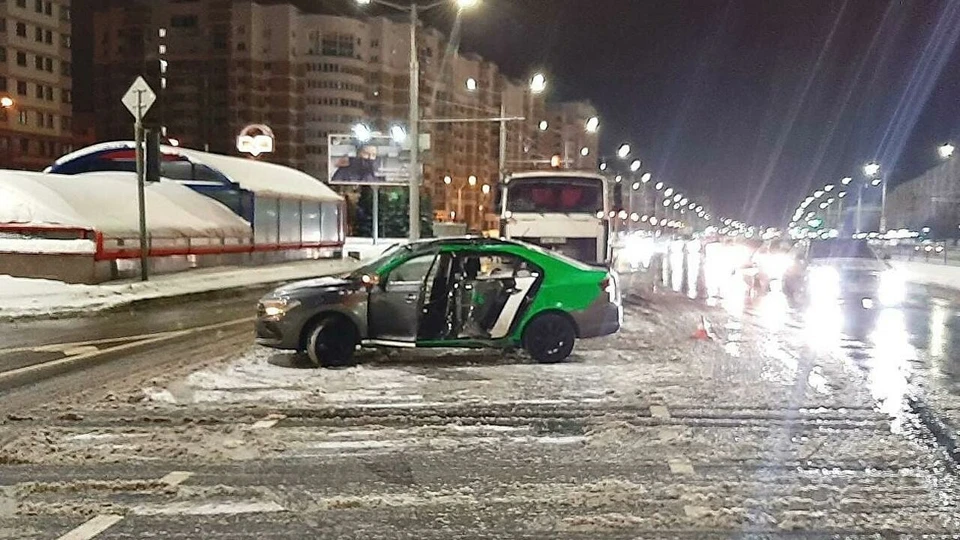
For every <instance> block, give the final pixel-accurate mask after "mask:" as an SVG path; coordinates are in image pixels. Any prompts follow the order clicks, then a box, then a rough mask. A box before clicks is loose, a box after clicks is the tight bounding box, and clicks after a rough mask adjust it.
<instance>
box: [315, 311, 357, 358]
mask: <svg viewBox="0 0 960 540" xmlns="http://www.w3.org/2000/svg"><path fill="white" fill-rule="evenodd" d="M306 337H307V339H306V349H307V357H308V358H309V359H310V362H311V363H312V364H313V365H314V366H316V367H335V366H343V365H346V364H349V363H350V361H351V360H352V359H353V352H354V350H356V348H357V329H356V327H354V325H353V323H351V322H350V321H349V320H347V319H345V318H344V317H337V316H328V317H324V318H322V319H320V320H319V321H317V322H315V323H314V324H313V326H311V327H310V328H309V330H307V333H306Z"/></svg>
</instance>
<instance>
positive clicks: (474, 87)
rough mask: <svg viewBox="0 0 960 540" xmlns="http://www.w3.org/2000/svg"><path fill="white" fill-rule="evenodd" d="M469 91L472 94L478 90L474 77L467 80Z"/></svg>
mask: <svg viewBox="0 0 960 540" xmlns="http://www.w3.org/2000/svg"><path fill="white" fill-rule="evenodd" d="M467 90H469V91H471V92H476V90H477V80H476V79H474V78H473V77H470V78H469V79H467Z"/></svg>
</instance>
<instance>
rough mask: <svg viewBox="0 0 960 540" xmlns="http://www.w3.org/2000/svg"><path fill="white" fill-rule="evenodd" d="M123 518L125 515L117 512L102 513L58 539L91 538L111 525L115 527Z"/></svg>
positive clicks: (75, 539)
mask: <svg viewBox="0 0 960 540" xmlns="http://www.w3.org/2000/svg"><path fill="white" fill-rule="evenodd" d="M121 519H123V516H118V515H116V514H100V515H99V516H96V517H93V518H91V519H90V520H89V521H87V522H86V523H84V524H82V525H80V526H79V527H77V528H75V529H73V530H72V531H70V532H68V533H67V534H65V535H63V536H61V537H60V538H58V539H57V540H90V539H91V538H93V537H95V536H97V535H98V534H100V533H102V532H103V531H105V530H107V529H109V528H110V527H113V526H114V525H115V524H116V523H117V522H118V521H120V520H121Z"/></svg>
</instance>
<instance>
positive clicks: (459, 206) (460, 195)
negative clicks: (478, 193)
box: [457, 187, 463, 219]
mask: <svg viewBox="0 0 960 540" xmlns="http://www.w3.org/2000/svg"><path fill="white" fill-rule="evenodd" d="M457 216H458V217H459V218H460V219H463V188H462V187H461V188H458V189H457Z"/></svg>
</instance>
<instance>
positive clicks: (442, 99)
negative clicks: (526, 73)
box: [94, 0, 595, 226]
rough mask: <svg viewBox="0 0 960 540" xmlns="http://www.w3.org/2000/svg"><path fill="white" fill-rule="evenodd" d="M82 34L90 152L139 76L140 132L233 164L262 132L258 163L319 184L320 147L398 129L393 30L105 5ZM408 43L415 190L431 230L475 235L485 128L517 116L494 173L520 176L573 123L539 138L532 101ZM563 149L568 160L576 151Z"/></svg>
mask: <svg viewBox="0 0 960 540" xmlns="http://www.w3.org/2000/svg"><path fill="white" fill-rule="evenodd" d="M108 1H109V0H108ZM94 21H95V24H94V27H95V31H96V33H97V36H98V37H97V43H96V46H95V72H96V81H97V83H96V84H97V85H98V93H97V96H98V100H97V102H96V103H97V108H96V111H97V119H98V126H97V135H98V136H99V137H100V138H102V139H111V138H124V139H126V138H130V137H131V135H132V124H131V118H130V115H129V113H128V112H127V111H126V110H125V109H124V108H123V106H122V105H121V104H120V97H121V96H122V94H123V92H125V91H126V90H127V88H128V87H129V85H130V83H131V82H132V81H133V80H134V79H135V78H136V76H137V75H140V74H142V75H144V76H145V78H146V79H147V81H148V82H150V84H151V85H152V86H153V88H154V89H155V90H157V93H158V95H159V98H158V102H157V104H156V105H154V109H153V110H151V111H150V114H149V115H148V120H149V122H148V123H150V124H151V125H154V126H157V127H163V128H165V131H166V135H167V136H168V137H171V138H176V139H177V140H178V141H179V142H180V144H182V145H184V146H189V147H194V148H201V149H208V150H210V151H213V152H220V153H236V148H235V138H236V136H237V134H238V133H239V131H240V130H241V129H242V128H243V127H244V126H246V125H249V124H265V125H267V126H269V127H270V128H271V129H272V131H273V132H274V135H275V136H276V151H275V152H274V153H273V154H270V155H267V156H263V157H262V159H268V160H270V161H276V162H279V163H283V164H286V165H291V166H294V167H297V168H299V169H302V170H304V171H306V172H307V173H309V174H311V175H313V176H314V177H316V178H318V179H321V180H325V179H326V178H327V177H328V171H327V163H328V159H329V156H328V154H327V144H328V137H329V136H330V135H331V134H347V133H350V132H351V130H352V128H353V126H354V125H356V124H358V123H364V124H366V125H368V126H369V127H370V128H371V129H372V130H375V131H380V132H382V133H388V132H389V130H390V128H391V127H392V126H394V125H399V126H402V127H404V128H406V127H407V124H408V121H409V103H410V101H409V88H410V86H409V85H410V68H409V65H410V27H409V21H407V20H406V19H394V18H389V17H372V18H366V19H360V18H355V17H345V16H339V15H330V14H324V13H311V12H306V11H303V10H301V9H300V8H298V7H296V6H295V5H293V4H292V3H289V2H283V1H277V0H271V1H270V2H266V1H264V2H263V3H258V2H257V1H255V0H238V1H235V2H231V1H229V0H194V1H191V2H177V1H174V0H114V1H113V2H112V5H111V6H109V7H108V8H106V9H103V10H101V11H100V12H98V13H97V14H96V15H95V17H94ZM417 41H418V43H417V49H418V51H419V60H420V110H421V117H422V124H421V133H424V134H428V135H429V139H430V147H429V149H425V151H424V152H423V153H422V154H421V156H422V162H423V187H424V191H425V193H426V194H428V195H429V196H430V197H431V199H432V202H433V207H434V209H435V210H437V211H438V212H437V215H438V218H440V219H445V220H449V219H455V220H457V221H467V222H468V223H469V224H470V225H472V226H479V225H480V222H481V221H482V220H483V216H484V215H485V214H487V213H488V212H489V211H490V209H491V207H492V204H493V201H494V198H495V188H496V183H497V181H498V175H499V170H498V169H499V166H498V161H499V129H500V125H499V122H496V121H492V120H493V119H495V118H497V117H499V115H500V107H501V103H503V104H504V106H505V108H506V112H507V115H508V116H525V117H527V120H524V121H519V122H510V123H509V124H508V127H507V139H508V144H507V152H508V163H507V170H519V169H526V168H533V167H534V166H536V163H535V162H534V161H533V158H534V157H537V158H538V159H539V160H540V161H541V162H543V160H546V161H545V162H546V163H547V164H549V160H550V157H551V155H552V154H551V155H546V154H545V153H555V152H557V150H556V147H557V144H555V141H554V140H553V139H554V138H555V137H553V130H554V129H556V130H562V125H563V122H565V121H567V119H568V118H574V117H575V116H576V114H573V113H569V114H568V113H562V114H561V115H560V118H561V120H557V121H556V122H554V120H553V118H554V117H555V115H554V116H551V117H550V123H551V126H550V129H549V130H547V131H545V132H540V131H539V129H538V128H537V123H538V122H539V119H540V118H542V117H546V116H547V115H548V114H552V113H548V108H547V104H546V102H545V99H544V96H542V95H534V94H532V93H531V92H530V91H529V87H528V86H527V85H526V84H518V83H515V82H513V81H511V80H509V79H508V78H506V77H505V76H504V75H503V74H502V73H501V72H500V71H499V69H498V67H497V66H496V65H495V64H493V63H491V62H489V61H486V60H484V59H483V58H481V57H479V56H477V55H475V54H462V53H456V52H453V51H450V49H449V47H448V43H447V40H446V37H445V36H444V35H443V34H442V33H441V32H439V31H437V30H435V29H431V28H428V27H421V28H420V31H419V32H418V40H417ZM468 81H469V82H468ZM438 120H439V121H438ZM577 121H579V119H577ZM580 125H581V126H582V122H581V124H580ZM564 133H566V132H564ZM558 137H561V138H563V137H566V135H558ZM570 137H571V138H570V140H569V143H568V144H569V145H570V147H571V148H573V147H576V151H577V152H578V151H579V148H580V146H578V145H581V144H589V142H584V141H581V140H580V139H577V140H576V141H574V140H573V138H572V135H571V136H570ZM548 140H549V141H551V142H549V143H548V142H547V141H548ZM593 144H594V145H595V140H594V141H593ZM591 151H595V147H592V148H591ZM541 154H544V155H545V157H544V156H541ZM578 155H579V154H578ZM447 177H449V178H450V182H449V183H446V182H444V179H445V178H447ZM471 178H474V180H473V181H471ZM484 186H487V187H486V188H484Z"/></svg>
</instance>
